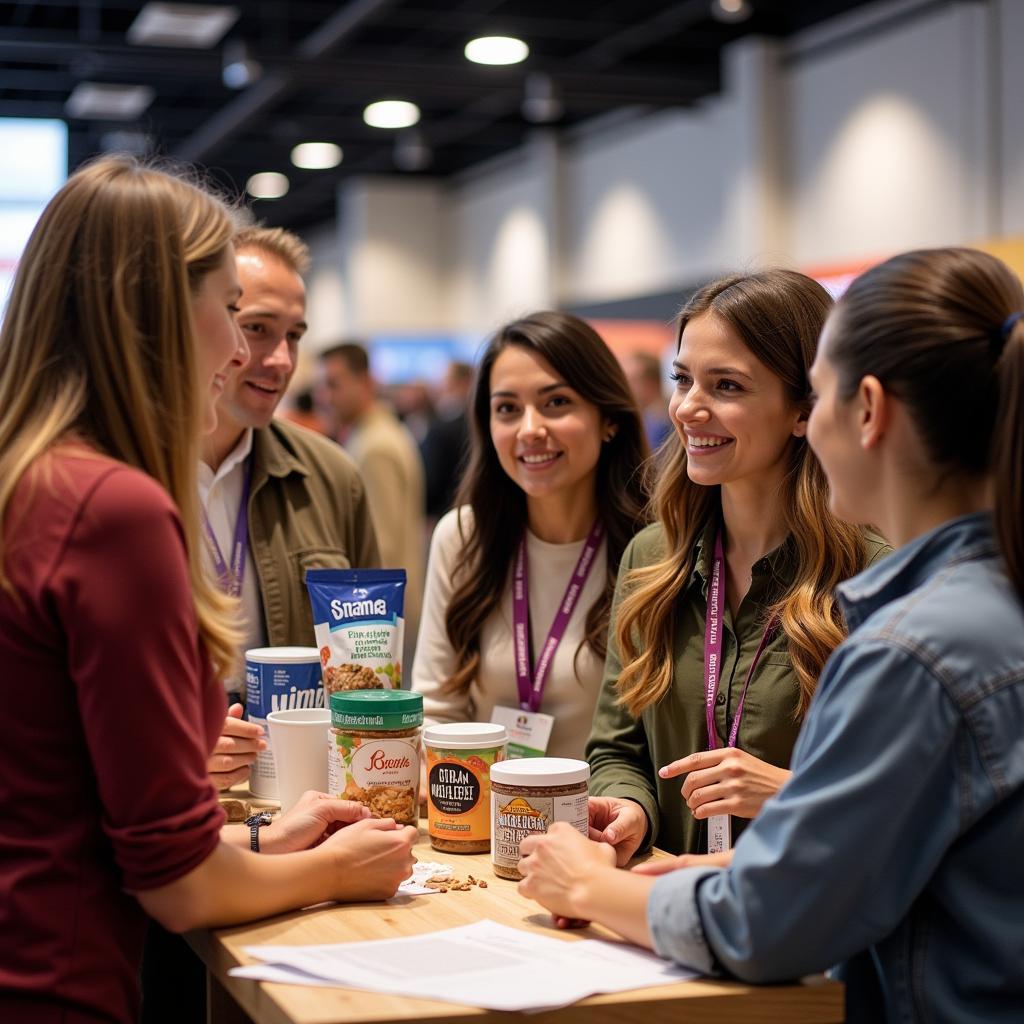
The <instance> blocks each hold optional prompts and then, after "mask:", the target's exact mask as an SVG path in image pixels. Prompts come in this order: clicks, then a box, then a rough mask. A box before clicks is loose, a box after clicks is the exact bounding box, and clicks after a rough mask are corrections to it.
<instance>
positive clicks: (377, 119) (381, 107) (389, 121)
mask: <svg viewBox="0 0 1024 1024" xmlns="http://www.w3.org/2000/svg"><path fill="white" fill-rule="evenodd" d="M419 119H420V108H419V107H417V106H416V104H415V103H410V102H409V101H408V100H378V101H377V102H376V103H371V104H370V105H369V106H368V107H367V108H366V109H365V110H364V111H363V120H364V121H365V122H366V123H367V124H368V125H369V126H370V127H371V128H411V127H412V126H413V125H414V124H416V123H417V122H418V121H419Z"/></svg>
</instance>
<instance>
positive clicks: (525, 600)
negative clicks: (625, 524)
mask: <svg viewBox="0 0 1024 1024" xmlns="http://www.w3.org/2000/svg"><path fill="white" fill-rule="evenodd" d="M603 536H604V525H603V524H602V522H601V520H600V519H598V520H597V521H596V522H595V523H594V525H593V526H592V527H591V528H590V533H589V534H587V539H586V541H585V542H584V544H583V550H582V551H581V552H580V557H579V559H578V560H577V562H576V568H575V569H573V571H572V576H570V577H569V584H568V586H567V587H566V588H565V594H564V595H563V597H562V603H561V605H560V606H559V609H558V612H557V614H556V615H555V621H554V622H552V623H551V629H550V630H548V638H547V640H545V641H544V647H543V648H542V649H541V652H540V657H539V658H538V659H537V666H536V668H535V669H533V671H532V672H531V671H530V641H529V628H530V597H529V586H528V570H527V559H526V537H525V536H524V537H523V539H522V540H520V542H519V549H518V550H517V552H516V564H515V572H514V575H513V577H512V625H513V630H512V638H513V642H514V644H515V654H516V685H517V686H518V687H519V706H520V708H521V709H522V710H523V711H537V710H538V709H539V708H540V699H541V696H542V695H543V693H544V684H545V682H547V676H548V671H549V669H550V668H551V661H552V659H553V658H554V656H555V651H557V650H558V645H559V644H560V643H561V642H562V637H563V636H564V635H565V630H566V627H567V626H568V625H569V619H570V617H571V616H572V613H573V609H574V608H575V607H576V603H577V602H578V601H579V599H580V594H581V593H582V592H583V586H584V584H585V583H586V582H587V577H588V576H590V570H591V569H592V568H593V565H594V556H595V555H596V554H597V549H598V547H600V545H601V538H602V537H603Z"/></svg>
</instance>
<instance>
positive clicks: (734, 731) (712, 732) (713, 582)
mask: <svg viewBox="0 0 1024 1024" xmlns="http://www.w3.org/2000/svg"><path fill="white" fill-rule="evenodd" d="M724 562H725V554H724V551H723V548H722V531H721V530H719V531H718V536H717V537H716V538H715V557H714V559H713V560H712V562H711V578H710V579H709V580H708V613H707V623H706V625H705V626H704V712H705V716H706V718H707V726H708V750H714V749H715V748H716V747H717V746H718V735H717V731H716V729H715V697H716V696H717V695H718V677H719V673H720V672H721V667H722V606H723V605H724V604H725V580H724V579H723V578H722V565H723V563H724ZM777 629H778V623H777V621H776V620H775V619H772V620H771V622H769V623H768V625H767V626H765V629H764V633H763V634H762V635H761V642H760V643H759V644H758V645H757V653H756V654H755V655H754V660H753V661H752V662H751V663H750V668H749V669H747V678H746V679H744V680H743V689H742V691H741V692H740V701H739V704H737V705H736V714H735V715H734V716H733V720H732V727H731V728H730V729H729V742H728V746H730V747H735V746H736V737H737V736H738V735H739V731H740V719H741V718H742V717H743V704H744V702H745V701H746V699H747V687H748V686H750V678H751V676H753V674H754V669H756V668H757V663H758V662H759V661H760V660H761V655H762V654H764V649H765V648H766V647H767V646H768V644H769V642H770V641H771V639H772V637H773V636H774V635H775V632H776V630H777Z"/></svg>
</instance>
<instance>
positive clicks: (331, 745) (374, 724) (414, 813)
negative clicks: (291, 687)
mask: <svg viewBox="0 0 1024 1024" xmlns="http://www.w3.org/2000/svg"><path fill="white" fill-rule="evenodd" d="M422 725H423V697H422V696H421V695H420V694H418V693H410V692H409V691H408V690H344V691H339V692H338V693H332V694H331V729H330V734H329V741H328V770H327V775H328V789H329V792H330V794H331V796H336V797H340V798H341V799H342V800H355V801H357V802H358V803H361V804H365V805H366V806H367V807H369V808H370V811H371V813H372V814H373V816H374V817H377V818H394V819H395V821H400V822H402V823H404V824H406V825H415V824H417V822H418V821H419V786H420V731H421V727H422Z"/></svg>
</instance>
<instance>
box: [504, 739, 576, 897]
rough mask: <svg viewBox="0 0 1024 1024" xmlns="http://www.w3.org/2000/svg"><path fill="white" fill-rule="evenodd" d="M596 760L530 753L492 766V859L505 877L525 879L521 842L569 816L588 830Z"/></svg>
mask: <svg viewBox="0 0 1024 1024" xmlns="http://www.w3.org/2000/svg"><path fill="white" fill-rule="evenodd" d="M589 785H590V765H589V764H587V762H586V761H576V760H573V759H572V758H567V757H524V758H519V759H516V760H512V761H502V762H501V763H500V764H495V765H493V766H492V767H491V860H492V862H493V864H494V873H495V874H496V875H498V877H499V878H509V879H519V878H522V875H520V874H519V867H518V865H519V844H520V843H521V842H522V841H523V840H524V839H525V838H526V837H527V836H531V835H538V834H543V833H544V832H547V830H548V829H549V828H550V827H551V825H553V824H554V823H555V822H556V821H565V822H568V823H569V824H570V825H572V827H573V828H575V829H576V830H577V831H578V832H581V833H582V834H583V835H587V834H588V824H589V813H588V805H587V801H588V796H589Z"/></svg>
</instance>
